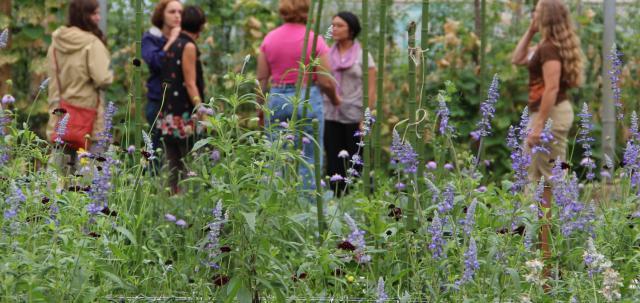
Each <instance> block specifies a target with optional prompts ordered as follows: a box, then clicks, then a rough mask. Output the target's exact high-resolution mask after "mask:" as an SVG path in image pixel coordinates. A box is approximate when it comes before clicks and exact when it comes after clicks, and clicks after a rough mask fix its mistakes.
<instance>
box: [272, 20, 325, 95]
mask: <svg viewBox="0 0 640 303" xmlns="http://www.w3.org/2000/svg"><path fill="white" fill-rule="evenodd" d="M305 31H306V26H305V25H304V24H298V23H285V24H283V25H281V26H280V27H278V28H276V29H274V30H272V31H271V32H269V34H267V36H266V37H265V38H264V41H262V45H261V46H260V51H261V52H262V54H264V56H265V57H266V59H267V63H268V64H269V70H270V71H271V83H273V84H295V83H296V81H297V80H298V68H299V65H298V62H300V56H301V55H302V46H303V45H304V34H305ZM314 36H315V35H314V33H313V31H311V32H310V33H309V42H308V46H307V58H306V62H305V64H308V63H309V57H310V54H311V48H312V47H313V39H314ZM327 53H329V47H328V46H327V43H325V42H324V39H322V37H321V36H318V45H317V46H316V56H317V57H319V56H322V55H324V54H327ZM314 78H315V77H314Z"/></svg>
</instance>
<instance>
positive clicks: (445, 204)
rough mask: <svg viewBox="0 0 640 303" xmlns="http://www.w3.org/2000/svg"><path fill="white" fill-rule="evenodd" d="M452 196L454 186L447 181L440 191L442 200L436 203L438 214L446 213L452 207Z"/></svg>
mask: <svg viewBox="0 0 640 303" xmlns="http://www.w3.org/2000/svg"><path fill="white" fill-rule="evenodd" d="M436 197H437V196H436ZM454 198H455V188H454V187H453V184H451V183H449V184H447V186H446V187H445V188H444V192H443V193H442V201H441V202H440V203H439V204H438V212H439V213H440V214H446V213H448V212H449V211H451V210H452V209H453V202H454Z"/></svg>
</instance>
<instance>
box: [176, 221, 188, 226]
mask: <svg viewBox="0 0 640 303" xmlns="http://www.w3.org/2000/svg"><path fill="white" fill-rule="evenodd" d="M176 225H177V226H178V227H181V228H185V227H187V222H186V221H185V220H183V219H179V220H177V221H176Z"/></svg>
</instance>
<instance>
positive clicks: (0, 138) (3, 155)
mask: <svg viewBox="0 0 640 303" xmlns="http://www.w3.org/2000/svg"><path fill="white" fill-rule="evenodd" d="M9 122H11V119H10V118H9V117H8V116H7V115H6V114H5V112H4V110H3V109H2V108H0V166H1V165H5V164H6V163H7V162H9V147H7V146H6V145H5V144H4V136H5V135H6V133H5V128H6V127H7V125H9Z"/></svg>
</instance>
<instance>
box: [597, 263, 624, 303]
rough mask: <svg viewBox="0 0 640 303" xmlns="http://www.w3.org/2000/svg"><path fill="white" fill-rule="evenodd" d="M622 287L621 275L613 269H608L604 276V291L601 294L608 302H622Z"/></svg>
mask: <svg viewBox="0 0 640 303" xmlns="http://www.w3.org/2000/svg"><path fill="white" fill-rule="evenodd" d="M622 285H623V284H622V278H620V274H619V273H618V272H617V271H615V270H614V269H613V268H607V269H606V270H605V271H604V274H603V279H602V290H601V291H600V293H602V296H604V298H605V299H606V300H607V301H608V302H613V301H616V300H620V298H621V297H622V296H621V295H620V289H619V288H620V286H622Z"/></svg>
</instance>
